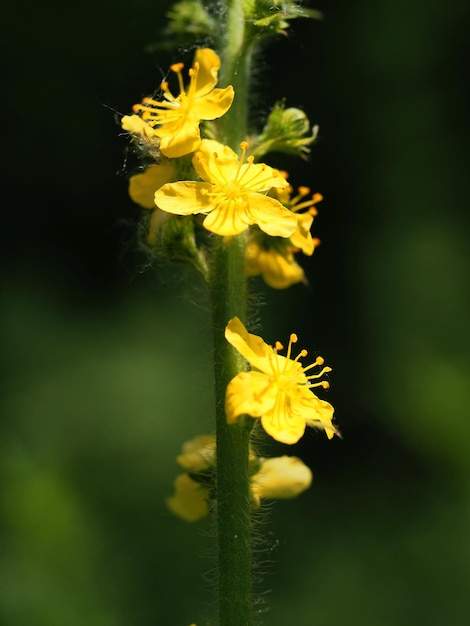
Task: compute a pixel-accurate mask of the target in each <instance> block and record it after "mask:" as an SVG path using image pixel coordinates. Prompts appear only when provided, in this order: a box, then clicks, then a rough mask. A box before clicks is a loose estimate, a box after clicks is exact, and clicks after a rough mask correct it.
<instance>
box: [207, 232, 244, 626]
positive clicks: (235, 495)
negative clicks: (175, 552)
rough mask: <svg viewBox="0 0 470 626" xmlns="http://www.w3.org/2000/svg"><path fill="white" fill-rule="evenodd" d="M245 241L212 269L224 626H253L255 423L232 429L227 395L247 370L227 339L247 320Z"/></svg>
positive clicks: (223, 251) (228, 247) (220, 250)
mask: <svg viewBox="0 0 470 626" xmlns="http://www.w3.org/2000/svg"><path fill="white" fill-rule="evenodd" d="M244 265H245V237H244V235H238V236H237V237H232V239H231V240H230V241H229V243H226V242H225V241H223V240H219V245H218V247H217V249H215V250H214V254H213V263H212V268H211V270H212V271H211V281H210V287H211V295H212V311H213V333H214V364H215V390H216V392H215V396H216V397H215V400H216V435H217V525H218V526H217V531H218V593H219V626H249V625H250V624H251V623H252V590H251V587H252V583H251V529H250V490H249V467H248V461H249V438H250V430H251V423H252V420H251V419H250V418H242V419H240V420H239V421H238V422H237V423H236V424H231V425H228V424H227V418H226V415H225V406H224V404H225V390H226V388H227V385H228V383H229V382H230V380H231V379H232V378H233V377H234V376H236V375H237V374H238V373H239V372H240V371H243V370H245V369H246V363H245V361H244V359H243V358H242V357H240V355H239V354H238V353H237V352H236V351H235V350H234V349H233V348H232V346H231V345H230V344H229V343H228V342H227V340H226V339H225V334H224V332H225V327H226V325H227V322H228V321H229V320H230V319H231V318H232V317H234V316H238V317H239V318H240V319H242V320H243V319H244V318H245V310H246V279H245V272H244Z"/></svg>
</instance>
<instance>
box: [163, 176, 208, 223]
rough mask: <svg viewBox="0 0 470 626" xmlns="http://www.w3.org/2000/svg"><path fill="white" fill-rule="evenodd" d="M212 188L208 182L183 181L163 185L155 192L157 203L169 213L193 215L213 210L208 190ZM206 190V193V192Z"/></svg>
mask: <svg viewBox="0 0 470 626" xmlns="http://www.w3.org/2000/svg"><path fill="white" fill-rule="evenodd" d="M211 188H212V185H209V184H208V183H196V182H194V181H183V182H179V183H169V184H167V185H163V187H160V189H159V190H158V191H157V192H156V193H155V204H156V205H157V206H158V207H159V208H160V209H162V210H163V211H167V212H168V213H174V214H175V215H191V214H195V213H201V212H203V211H208V210H211V209H212V208H213V207H212V205H210V204H208V199H207V195H206V194H207V192H208V191H209V190H210V189H211ZM204 192H206V193H204Z"/></svg>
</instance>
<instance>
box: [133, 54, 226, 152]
mask: <svg viewBox="0 0 470 626" xmlns="http://www.w3.org/2000/svg"><path fill="white" fill-rule="evenodd" d="M183 67H184V64H183V63H174V64H173V65H172V66H171V67H170V69H171V71H172V72H174V73H175V74H176V75H177V78H178V85H179V90H180V93H179V95H178V96H174V95H173V94H172V93H171V91H170V89H169V85H168V82H167V81H163V82H162V84H161V89H162V92H163V98H164V99H163V100H160V101H159V100H154V99H153V98H144V99H143V100H142V103H141V104H135V105H134V106H133V111H134V113H135V114H137V115H125V116H124V117H123V118H122V120H121V125H122V127H123V129H124V130H127V131H128V132H130V133H132V134H134V135H138V136H141V137H143V138H144V139H145V138H147V139H149V140H151V139H152V138H154V137H158V138H159V139H160V150H161V152H162V154H164V155H165V156H167V157H170V158H176V157H180V156H183V155H185V154H189V153H190V152H193V151H194V150H195V149H196V148H197V147H198V145H199V143H200V141H201V136H200V132H199V123H200V122H201V120H214V119H217V118H219V117H221V116H222V115H224V113H226V112H227V111H228V110H229V108H230V106H231V104H232V101H233V97H234V92H233V87H232V86H231V85H229V86H228V87H225V88H224V89H214V87H215V85H216V84H217V76H218V72H219V69H220V59H219V57H218V55H217V54H216V53H215V52H214V50H211V49H210V48H199V49H198V50H197V51H196V54H195V56H194V62H193V66H192V67H191V69H190V70H189V78H190V81H189V85H188V87H187V88H186V89H185V87H184V83H183V75H182V70H183Z"/></svg>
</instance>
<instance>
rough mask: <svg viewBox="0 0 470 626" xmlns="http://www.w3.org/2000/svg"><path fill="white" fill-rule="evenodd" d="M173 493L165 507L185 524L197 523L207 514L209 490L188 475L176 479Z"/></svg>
mask: <svg viewBox="0 0 470 626" xmlns="http://www.w3.org/2000/svg"><path fill="white" fill-rule="evenodd" d="M174 485H175V493H174V495H173V496H171V497H170V498H167V501H166V503H167V506H168V508H169V509H170V511H172V512H173V513H174V514H175V515H177V516H178V517H181V518H182V519H184V520H185V521H186V522H197V520H199V519H201V518H203V517H205V516H206V515H208V513H209V505H208V502H207V501H208V497H209V489H208V488H207V487H206V486H205V485H201V484H200V483H198V482H196V481H195V480H193V479H192V478H191V477H190V476H189V475H188V474H180V475H179V476H177V477H176V479H175V482H174Z"/></svg>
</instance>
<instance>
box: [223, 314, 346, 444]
mask: <svg viewBox="0 0 470 626" xmlns="http://www.w3.org/2000/svg"><path fill="white" fill-rule="evenodd" d="M225 337H226V339H227V341H228V342H229V343H230V344H231V345H232V346H233V347H234V348H236V350H237V351H238V352H239V353H240V354H241V355H242V356H244V357H245V358H246V360H247V361H248V362H249V363H250V364H251V366H252V367H254V368H255V369H256V371H253V370H252V371H250V372H241V373H239V374H237V376H235V378H233V379H232V380H231V381H230V383H229V384H228V386H227V391H226V400H225V409H226V413H227V421H228V423H229V424H232V423H234V422H236V421H237V419H238V417H240V415H244V414H247V415H250V416H251V417H254V418H256V417H260V418H261V424H262V426H263V428H264V430H265V431H266V432H267V433H268V434H269V435H271V437H273V438H274V439H276V440H277V441H281V442H282V443H287V444H293V443H296V442H297V441H299V439H300V438H301V437H302V435H303V434H304V432H305V428H306V426H307V425H308V426H313V427H315V428H322V429H324V430H325V432H326V435H327V437H328V438H329V439H331V438H332V437H333V436H334V435H335V434H338V431H337V430H336V428H335V427H334V426H333V423H332V418H333V411H334V409H333V407H332V406H331V404H329V403H328V402H325V401H324V400H320V399H319V398H317V396H316V395H315V394H314V393H313V391H312V388H314V387H323V388H324V389H327V388H328V387H329V384H328V382H326V381H318V379H319V378H320V377H321V376H322V375H323V374H325V373H326V372H330V371H331V368H329V367H323V368H322V369H321V371H320V372H319V373H318V374H308V371H309V370H311V369H312V368H313V367H316V366H322V365H323V363H324V361H323V359H322V358H321V357H317V358H316V360H315V361H314V363H312V364H311V365H308V366H307V367H302V365H301V364H300V363H299V359H300V358H301V357H305V356H307V351H306V350H301V351H300V353H299V354H298V356H297V357H296V358H295V359H291V358H290V356H291V350H292V344H294V343H296V341H297V335H295V334H292V335H291V336H290V340H289V345H288V348H287V355H286V356H285V357H284V356H281V355H279V354H278V351H279V350H282V344H280V343H279V342H276V345H275V348H272V347H271V346H268V345H267V344H266V343H265V342H264V341H263V340H262V339H261V337H258V336H256V335H251V334H250V333H248V331H247V330H246V328H245V327H244V326H243V324H242V323H241V321H240V320H239V319H238V318H237V317H235V318H233V319H232V320H230V322H229V323H228V324H227V327H226V329H225ZM314 381H315V382H314Z"/></svg>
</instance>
